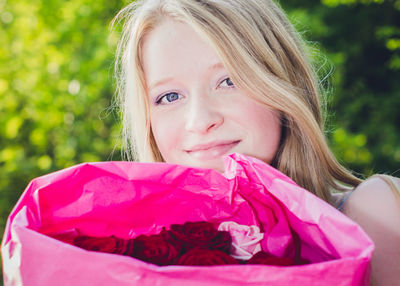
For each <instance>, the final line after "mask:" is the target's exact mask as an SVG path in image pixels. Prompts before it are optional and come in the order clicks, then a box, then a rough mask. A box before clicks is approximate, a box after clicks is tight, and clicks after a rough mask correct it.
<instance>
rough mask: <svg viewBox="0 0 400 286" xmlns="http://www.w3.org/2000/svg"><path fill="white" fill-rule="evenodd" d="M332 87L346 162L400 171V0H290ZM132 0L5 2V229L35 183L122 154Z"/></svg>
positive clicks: (1, 190)
mask: <svg viewBox="0 0 400 286" xmlns="http://www.w3.org/2000/svg"><path fill="white" fill-rule="evenodd" d="M280 3H281V5H282V6H283V7H284V8H285V9H286V11H288V13H289V15H290V19H291V20H292V22H293V23H294V24H295V26H296V27H297V28H298V29H299V31H300V32H301V33H302V34H303V36H304V37H305V39H306V40H307V41H308V43H309V50H310V52H311V53H312V55H313V56H312V58H313V60H314V62H315V64H316V65H317V66H318V67H319V73H320V76H321V78H324V77H326V76H329V77H328V79H325V80H323V81H322V84H323V85H324V86H325V87H326V88H327V90H328V91H329V92H328V110H329V112H328V117H327V119H328V120H327V136H328V139H329V143H330V145H331V147H332V149H333V150H334V152H335V154H336V155H337V157H338V158H339V160H340V161H341V162H342V163H344V164H345V165H346V166H347V167H349V168H351V169H352V170H354V171H356V172H358V173H359V174H360V175H364V176H368V175H370V174H372V173H374V172H380V173H389V174H394V175H397V176H399V174H400V173H399V166H400V164H399V163H400V145H399V142H400V132H399V131H400V112H399V110H400V0H321V1H320V2H318V1H309V0H281V1H280ZM126 4H127V2H126V1H121V0H119V1H106V0H96V1H94V0H69V1H66V0H64V1H62V0H46V1H44V0H29V1H28V0H0V232H1V233H3V232H4V226H5V223H6V219H7V216H8V214H9V213H10V211H11V208H12V207H13V206H14V205H15V203H16V201H17V199H18V198H19V196H20V195H21V193H22V191H23V190H24V188H25V187H26V186H27V184H28V183H29V181H30V180H31V179H33V178H35V177H37V176H41V175H44V174H46V173H49V172H52V171H55V170H59V169H62V168H65V167H69V166H71V165H74V164H77V163H81V162H85V161H100V160H102V161H105V160H120V159H121V156H120V152H119V130H120V125H119V122H118V113H117V112H116V111H115V108H113V106H112V96H113V88H114V86H113V79H112V72H113V59H114V51H115V45H116V42H117V41H118V36H119V35H118V33H117V32H114V33H111V32H110V29H109V24H110V22H111V20H112V18H113V17H114V15H115V14H116V13H117V11H118V10H119V9H120V8H122V7H123V6H125V5H126Z"/></svg>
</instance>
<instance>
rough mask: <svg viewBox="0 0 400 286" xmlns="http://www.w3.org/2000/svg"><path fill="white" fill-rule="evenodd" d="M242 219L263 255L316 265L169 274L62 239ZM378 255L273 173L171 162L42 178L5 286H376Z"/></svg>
mask: <svg viewBox="0 0 400 286" xmlns="http://www.w3.org/2000/svg"><path fill="white" fill-rule="evenodd" d="M198 220H206V221H211V222H215V223H220V222H223V221H235V222H237V223H239V224H244V225H257V226H259V227H260V229H261V230H262V231H263V232H265V238H264V239H263V241H262V243H261V246H262V248H263V250H265V251H268V252H271V253H273V254H274V255H277V256H291V257H293V255H294V254H295V253H296V252H300V253H301V257H302V258H304V259H307V260H310V261H311V264H307V265H299V266H291V267H277V266H265V265H224V266H210V267H204V266H164V267H159V266H156V265H153V264H148V263H145V262H142V261H140V260H137V259H134V258H131V257H126V256H122V255H116V254H108V253H99V252H91V251H86V250H84V249H80V248H78V247H75V246H72V245H70V244H67V243H64V242H62V241H60V240H57V239H55V238H54V237H57V235H62V236H63V237H65V236H66V235H68V234H71V235H74V234H76V230H77V229H78V230H79V231H80V232H81V233H84V234H86V235H92V236H110V235H115V236H118V237H121V238H132V237H135V236H137V235H138V234H141V233H145V234H150V233H157V232H159V231H160V230H161V228H162V227H163V226H167V227H168V226H169V225H171V224H173V223H184V222H186V221H198ZM373 249H374V246H373V243H372V241H371V240H370V238H369V237H368V236H367V235H366V234H365V233H364V232H363V230H362V229H361V228H360V227H359V226H358V225H357V224H355V223H354V222H353V221H351V220H350V219H349V218H347V217H346V216H344V215H343V214H342V213H340V212H339V211H337V210H336V209H334V208H333V207H331V206H330V205H328V204H327V203H325V202H324V201H322V200H320V199H319V198H317V197H316V196H314V195H312V194H311V193H309V192H308V191H306V190H304V189H302V188H300V187H299V186H297V185H296V184H295V183H294V182H293V181H292V180H290V179H289V178H288V177H286V176H285V175H283V174H282V173H280V172H279V171H277V170H276V169H274V168H272V167H270V166H269V165H267V164H265V163H263V162H261V161H259V160H257V159H254V158H250V157H245V156H243V155H240V154H232V155H230V156H228V157H227V158H226V171H225V173H224V174H220V173H218V172H216V171H214V170H209V169H198V168H191V167H186V166H180V165H172V164H166V163H133V162H100V163H84V164H81V165H77V166H74V167H71V168H68V169H64V170H61V171H58V172H55V173H52V174H49V175H46V176H43V177H39V178H36V179H34V180H33V181H32V182H31V183H30V184H29V185H28V187H27V189H26V190H25V192H24V193H23V195H22V196H21V198H20V200H19V201H18V203H17V205H16V206H15V207H14V209H13V211H12V212H11V214H10V216H9V219H8V222H7V226H6V230H5V234H4V237H3V241H2V245H1V251H2V258H3V271H4V284H5V285H41V286H44V285H166V286H168V285H174V286H175V285H185V286H191V285H291V286H293V285H307V286H312V285H335V286H340V285H369V279H370V259H371V254H372V251H373Z"/></svg>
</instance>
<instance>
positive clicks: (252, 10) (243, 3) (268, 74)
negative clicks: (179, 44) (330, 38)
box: [116, 0, 360, 203]
mask: <svg viewBox="0 0 400 286" xmlns="http://www.w3.org/2000/svg"><path fill="white" fill-rule="evenodd" d="M165 18H172V19H175V20H176V21H181V22H184V23H186V24H188V25H190V26H191V27H192V28H193V29H195V31H196V32H198V33H199V34H201V35H202V36H203V37H204V38H205V39H207V40H208V41H209V42H210V43H211V44H212V45H213V46H214V47H215V49H216V51H217V53H218V55H219V56H220V58H221V60H222V62H223V64H224V65H225V67H226V69H227V70H228V72H229V74H230V77H231V79H232V80H233V82H235V84H236V85H237V86H239V87H240V88H243V89H244V90H246V91H247V93H249V94H251V96H252V97H253V98H254V99H255V100H257V101H259V102H261V103H263V104H265V105H266V106H268V107H270V108H272V109H274V110H277V111H278V112H279V113H280V115H281V118H282V138H281V144H280V147H279V150H278V152H277V154H276V156H275V159H274V161H273V162H272V165H273V166H274V167H276V168H277V169H279V170H280V171H281V172H283V173H285V174H286V175H288V176H289V177H291V178H292V179H293V180H294V181H295V182H297V183H298V184H299V185H300V186H302V187H303V188H305V189H308V190H309V191H311V192H312V193H314V194H316V195H317V196H319V197H321V198H322V199H324V200H326V201H328V202H330V203H332V201H331V193H330V190H332V189H334V190H343V189H344V184H346V185H350V186H357V185H358V184H359V183H360V180H359V179H358V178H356V177H355V176H353V175H352V174H351V173H350V172H349V171H347V170H346V169H345V168H344V167H343V166H341V165H340V164H339V163H338V162H337V161H336V159H335V157H334V156H333V154H332V153H331V151H330V150H329V147H328V146H327V143H326V141H325V140H326V139H325V136H324V133H323V118H322V114H321V102H320V99H319V95H320V91H319V86H318V81H317V79H316V78H317V77H316V75H315V72H314V70H313V68H312V66H311V64H310V63H309V61H308V59H307V57H306V55H305V52H304V50H303V48H304V46H305V45H304V43H303V41H302V39H301V37H300V36H299V35H298V33H297V32H296V31H295V29H294V28H293V26H292V25H291V24H290V22H289V21H288V19H287V17H286V15H285V14H284V12H283V11H282V10H281V9H280V7H279V6H278V5H277V4H276V3H274V2H273V1H270V0H142V1H141V0H138V1H136V2H133V3H132V4H130V5H128V6H127V7H125V8H124V9H123V10H121V12H120V13H119V14H118V15H117V17H116V19H117V21H118V20H121V19H125V22H124V27H123V34H122V38H121V41H120V43H119V46H118V50H117V61H116V70H117V73H116V79H117V83H118V90H117V94H118V95H119V100H120V106H121V113H122V121H123V122H122V123H123V138H124V149H125V150H126V153H127V156H128V159H136V160H139V161H163V158H162V156H161V154H160V152H159V150H158V148H157V145H156V142H155V140H154V137H153V135H152V132H151V126H150V119H149V103H148V100H147V94H146V83H145V79H144V74H143V65H142V62H141V61H142V59H141V53H142V52H141V49H142V42H143V38H144V36H145V35H146V34H147V33H148V32H149V31H151V30H152V29H153V28H154V27H155V26H157V25H159V24H160V22H161V21H163V19H165Z"/></svg>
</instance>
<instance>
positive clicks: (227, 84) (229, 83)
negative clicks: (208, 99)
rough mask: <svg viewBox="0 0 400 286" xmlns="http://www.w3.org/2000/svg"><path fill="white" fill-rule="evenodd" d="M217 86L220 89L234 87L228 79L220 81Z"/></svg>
mask: <svg viewBox="0 0 400 286" xmlns="http://www.w3.org/2000/svg"><path fill="white" fill-rule="evenodd" d="M219 86H221V87H234V86H235V84H234V83H233V82H232V81H231V79H230V78H229V77H227V78H226V79H224V80H223V81H221V83H220V84H219Z"/></svg>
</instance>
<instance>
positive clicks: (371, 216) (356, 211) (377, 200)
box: [343, 175, 400, 236]
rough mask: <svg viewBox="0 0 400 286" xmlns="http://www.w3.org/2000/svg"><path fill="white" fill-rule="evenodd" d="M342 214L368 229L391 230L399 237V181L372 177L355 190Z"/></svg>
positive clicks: (380, 176) (391, 178) (378, 176)
mask: <svg viewBox="0 0 400 286" xmlns="http://www.w3.org/2000/svg"><path fill="white" fill-rule="evenodd" d="M343 212H344V213H345V214H346V215H347V216H349V217H350V218H352V219H353V220H355V221H357V222H358V223H359V224H360V225H361V226H362V227H363V228H364V229H365V230H366V231H367V232H368V229H371V230H373V229H374V228H383V227H385V228H387V229H393V230H394V231H396V232H397V233H398V234H399V236H400V179H399V178H395V177H392V176H387V175H374V176H372V177H370V178H368V179H367V180H365V181H363V182H362V183H361V184H360V185H359V186H358V187H357V188H355V189H354V190H353V191H352V193H351V195H350V196H349V198H348V199H347V200H346V203H345V204H344V206H343Z"/></svg>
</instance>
